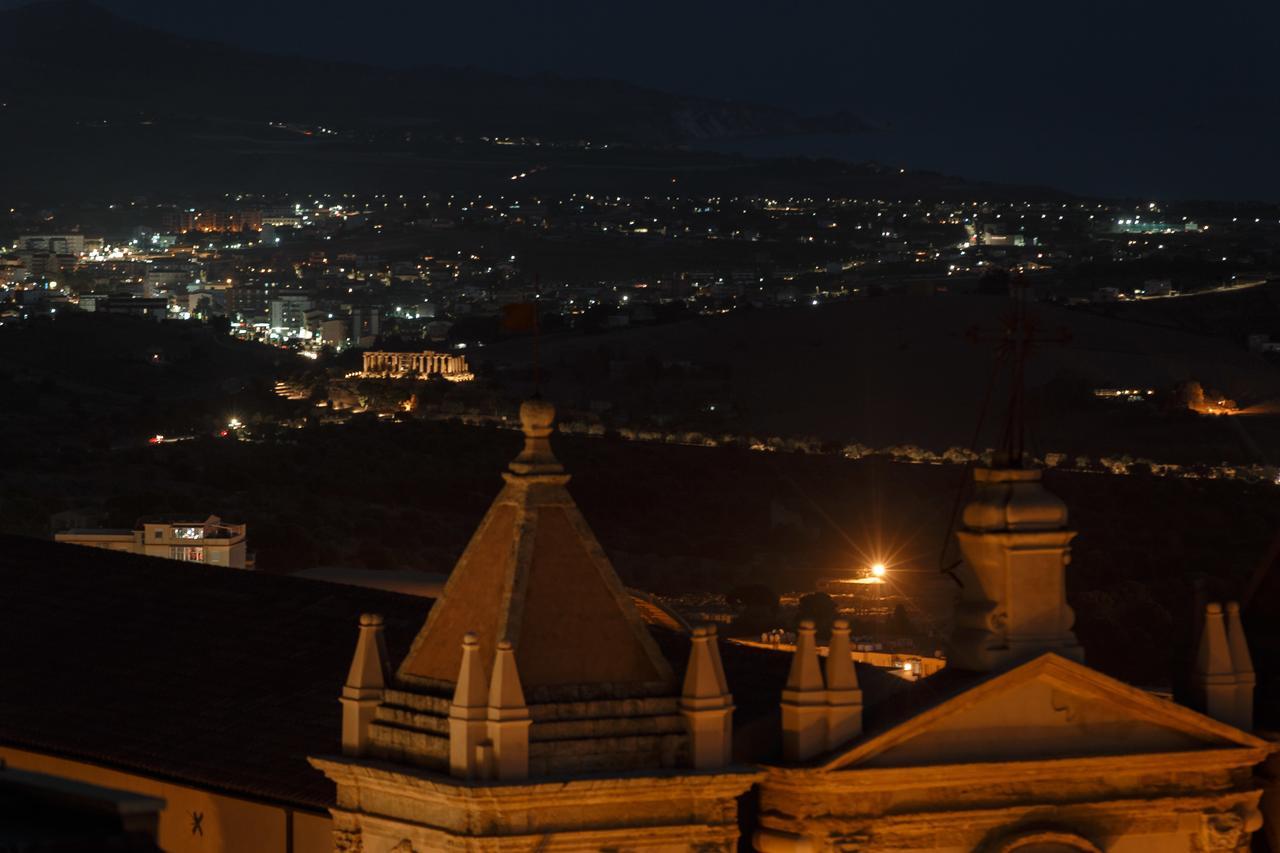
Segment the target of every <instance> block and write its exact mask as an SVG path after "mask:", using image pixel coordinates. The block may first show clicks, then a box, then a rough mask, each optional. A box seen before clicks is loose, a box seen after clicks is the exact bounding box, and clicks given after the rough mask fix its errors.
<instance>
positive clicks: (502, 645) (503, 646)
mask: <svg viewBox="0 0 1280 853" xmlns="http://www.w3.org/2000/svg"><path fill="white" fill-rule="evenodd" d="M513 648H514V646H512V645H511V641H510V640H499V641H498V651H500V652H509V651H511V650H512V649H513Z"/></svg>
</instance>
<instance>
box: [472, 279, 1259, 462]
mask: <svg viewBox="0 0 1280 853" xmlns="http://www.w3.org/2000/svg"><path fill="white" fill-rule="evenodd" d="M1007 310H1008V301H1007V300H1006V299H1003V298H999V297H988V296H966V295H950V296H937V297H914V296H906V295H895V294H888V295H885V296H883V297H880V298H866V299H862V300H858V301H851V302H844V303H836V304H831V305H826V306H823V307H820V308H813V309H808V308H794V309H759V310H754V311H735V312H733V313H732V314H729V315H728V316H724V317H701V318H698V319H696V320H690V321H683V322H678V323H670V324H666V325H657V326H640V327H637V328H632V329H627V330H621V331H618V332H614V333H610V334H597V335H588V334H572V335H564V336H547V337H546V339H545V340H544V341H543V342H542V346H541V356H542V359H543V363H544V364H545V365H546V368H545V371H544V376H545V378H546V383H545V384H546V390H547V392H548V394H549V396H551V397H552V398H553V399H556V400H559V401H562V402H563V403H565V404H569V405H573V406H576V407H580V408H582V409H587V408H594V409H596V410H603V411H606V412H608V413H609V415H608V417H611V418H613V419H614V420H615V422H617V423H620V424H632V425H641V424H658V425H662V424H667V425H670V426H671V428H672V429H681V428H689V429H697V430H698V431H701V432H705V433H708V434H712V435H715V434H718V432H719V431H723V432H735V433H739V434H741V433H747V434H749V435H755V436H764V437H768V436H814V437H817V438H819V439H822V440H824V441H834V442H850V441H856V442H860V443H862V444H864V445H867V446H870V447H876V448H884V447H888V446H891V445H899V444H916V445H919V446H921V447H926V448H929V449H932V450H935V451H939V452H941V451H943V450H946V449H947V448H949V447H962V448H963V447H968V446H969V444H970V442H971V441H972V440H973V437H974V431H975V428H976V427H977V425H978V423H979V419H980V417H982V411H983V405H982V402H983V398H984V396H985V395H986V393H987V387H988V383H989V382H992V379H993V377H994V378H995V381H994V382H992V390H991V399H992V401H993V402H992V403H991V404H990V405H989V406H988V407H987V410H986V414H985V420H984V429H983V431H982V433H981V434H980V435H979V441H980V443H979V447H980V448H984V447H993V446H998V444H999V441H1000V436H1001V430H1002V419H1003V417H1004V412H1005V402H1004V401H1006V400H1007V399H1008V390H1007V387H1008V386H1007V373H1008V371H1007V370H1002V371H999V372H996V371H993V366H994V365H993V362H994V352H995V345H994V344H993V343H974V342H973V340H972V337H971V335H970V334H969V332H970V330H975V331H977V332H978V333H979V336H983V335H985V336H986V338H987V339H988V340H990V339H991V338H992V336H994V335H995V334H996V333H997V330H998V329H999V328H1000V323H1001V320H1002V317H1003V316H1004V315H1005V313H1006V312H1007ZM1035 313H1036V317H1037V323H1038V328H1039V329H1040V334H1042V335H1046V336H1050V337H1052V336H1055V335H1057V334H1058V332H1059V330H1065V331H1066V332H1067V334H1068V335H1069V342H1068V343H1066V344H1064V345H1059V344H1044V345H1042V346H1039V347H1037V348H1036V349H1035V350H1034V351H1033V353H1032V356H1031V358H1030V360H1029V362H1028V366H1027V388H1028V402H1027V414H1028V433H1029V436H1028V438H1029V442H1030V445H1029V446H1030V448H1031V450H1032V451H1033V452H1036V453H1047V452H1059V453H1067V454H1073V455H1074V454H1085V455H1093V456H1101V455H1108V454H1110V455H1121V454H1125V453H1128V454H1132V455H1134V456H1147V457H1149V458H1155V459H1158V460H1160V461H1167V462H1175V461H1176V462H1204V463H1215V464H1216V463H1219V462H1222V461H1224V460H1229V461H1231V462H1233V463H1240V462H1249V463H1251V462H1265V463H1268V464H1274V463H1275V461H1276V460H1275V459H1272V458H1260V457H1259V455H1258V450H1259V448H1260V447H1262V448H1266V447H1273V446H1275V442H1276V441H1280V419H1276V418H1273V417H1269V416H1250V417H1238V418H1212V417H1202V416H1195V415H1190V414H1186V413H1183V414H1181V415H1177V414H1173V413H1166V412H1162V411H1161V410H1160V407H1159V405H1158V404H1149V405H1148V404H1125V403H1105V402H1102V401H1099V400H1096V399H1095V398H1094V397H1093V395H1092V390H1093V389H1094V388H1135V387H1136V388H1155V389H1160V390H1168V389H1172V388H1173V387H1174V386H1175V385H1176V384H1177V383H1179V382H1183V381H1186V380H1194V381H1197V382H1200V383H1202V384H1203V385H1204V387H1206V388H1213V389H1215V390H1217V391H1219V392H1221V393H1222V394H1225V395H1227V396H1230V397H1231V398H1232V399H1235V400H1236V401H1238V402H1239V403H1240V405H1241V406H1257V405H1259V404H1262V403H1267V402H1269V401H1274V400H1276V399H1280V370H1278V369H1277V368H1276V367H1275V366H1274V365H1273V364H1270V363H1268V362H1267V361H1266V360H1264V359H1263V358H1262V357H1260V356H1257V355H1253V354H1250V353H1248V352H1246V351H1245V349H1244V347H1243V345H1242V344H1239V343H1236V342H1234V341H1231V340H1229V339H1223V338H1217V337H1210V336H1205V335H1197V334H1192V333H1188V332H1184V331H1178V330H1175V329H1169V328H1161V327H1158V326H1153V325H1148V324H1142V323H1135V322H1126V321H1124V320H1119V319H1113V318H1108V317H1101V316H1097V315H1094V314H1089V313H1086V312H1083V311H1071V310H1067V309H1063V308H1058V307H1054V306H1051V305H1039V306H1036V308H1035ZM483 352H484V360H485V361H488V362H491V363H493V364H494V365H495V366H502V365H506V364H512V365H523V364H526V363H527V361H528V359H529V357H530V353H531V349H530V347H529V346H528V343H527V342H526V341H523V340H515V341H510V342H505V343H498V344H497V345H494V346H490V347H487V348H486V349H485V350H484V351H483ZM522 390H523V389H515V392H514V393H517V394H518V393H521V392H522ZM712 407H714V409H713V408H712Z"/></svg>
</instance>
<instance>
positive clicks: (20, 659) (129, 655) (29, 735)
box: [0, 536, 431, 808]
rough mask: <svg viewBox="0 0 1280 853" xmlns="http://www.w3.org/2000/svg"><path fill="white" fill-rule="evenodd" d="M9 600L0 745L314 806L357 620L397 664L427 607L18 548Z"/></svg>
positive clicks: (6, 554) (237, 575)
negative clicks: (377, 621)
mask: <svg viewBox="0 0 1280 853" xmlns="http://www.w3.org/2000/svg"><path fill="white" fill-rule="evenodd" d="M0 590H3V592H2V593H0V594H2V595H3V598H0V601H3V607H2V610H3V618H0V742H3V743H5V744H8V745H11V746H16V747H29V748H32V749H36V750H39V751H42V752H49V753H54V754H58V755H63V756H67V757H70V758H76V759H81V760H85V761H90V762H94V763H100V764H104V765H109V766H112V767H117V768H120V769H124V770H132V771H136V772H139V773H141V774H143V775H148V776H159V777H165V778H170V779H174V780H180V781H184V782H187V783H190V784H194V785H197V786H201V787H206V788H210V789H213V790H219V791H225V792H228V793H233V794H241V795H245V796H249V797H253V798H259V799H267V800H273V801H280V802H283V803H287V804H290V805H298V806H310V807H315V808H324V807H327V806H328V805H329V804H331V803H332V801H333V784H332V783H331V782H329V781H328V780H327V779H325V778H324V777H323V776H322V775H321V774H320V773H318V772H316V771H315V770H314V769H313V768H312V767H311V766H310V765H308V764H307V762H306V757H307V756H308V755H317V754H324V753H330V754H332V753H336V752H338V751H339V750H340V744H339V738H340V734H341V709H340V707H339V704H338V694H339V691H340V690H341V688H342V684H343V682H344V681H345V679H346V674H347V668H348V666H350V663H351V655H352V653H353V651H354V650H355V640H356V631H357V629H356V626H357V620H358V618H359V614H360V613H362V612H368V611H372V612H377V613H381V614H383V616H384V617H385V619H386V624H387V645H388V652H389V654H390V656H391V658H392V660H393V661H398V660H399V659H400V658H401V657H403V656H404V654H405V652H406V651H407V649H408V646H409V642H410V640H411V639H412V638H413V635H414V633H415V632H416V631H417V630H418V628H419V627H420V626H421V624H422V621H423V619H424V618H425V616H426V613H427V610H428V609H429V608H430V604H431V603H430V601H427V600H424V599H422V598H417V597H414V596H407V595H400V594H397V593H390V592H383V591H379V590H371V589H364V588H360V587H353V586H342V585H337V584H329V583H323V582H319V581H311V580H302V579H298V578H290V577H282V576H276V575H266V574H260V573H255V572H243V571H237V570H235V569H220V568H215V567H205V566H197V565H192V564H190V563H177V562H171V561H169V560H158V559H154V558H147V557H136V556H131V555H127V554H118V553H113V552H109V551H103V550H98V549H93V548H83V547H78V546H74V545H59V544H54V543H51V542H44V541H40V540H35V539H24V538H19V537H13V536H0Z"/></svg>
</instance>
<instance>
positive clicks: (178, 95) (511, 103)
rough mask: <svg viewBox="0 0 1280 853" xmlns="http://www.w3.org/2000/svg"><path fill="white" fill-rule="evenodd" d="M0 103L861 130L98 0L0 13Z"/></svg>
mask: <svg viewBox="0 0 1280 853" xmlns="http://www.w3.org/2000/svg"><path fill="white" fill-rule="evenodd" d="M281 49H282V52H288V50H289V46H287V45H282V46H281ZM0 93H2V94H3V97H2V98H0V100H7V101H10V102H11V104H10V107H9V108H10V109H13V108H14V106H15V105H16V107H17V108H18V109H20V110H30V109H36V110H40V109H41V108H42V107H48V108H51V109H52V111H53V112H54V113H57V112H64V113H65V112H74V114H75V116H76V117H77V118H79V119H81V120H95V119H96V120H103V119H105V120H110V119H113V118H114V119H122V118H124V117H125V116H146V117H148V118H152V119H161V118H170V119H172V118H177V117H185V118H201V119H208V118H221V119H236V120H249V121H264V122H265V121H277V122H292V123H299V124H307V125H332V126H336V127H338V128H340V129H351V127H352V125H353V124H359V126H360V128H361V129H387V128H396V129H398V130H419V131H428V132H435V133H443V134H468V135H473V134H488V135H500V136H521V135H534V136H543V137H549V138H553V139H577V138H586V139H592V140H595V141H600V142H615V143H617V142H621V143H631V144H644V145H676V144H680V143H684V142H691V141H698V140H708V139H719V138H725V137H738V136H751V135H783V134H789V133H812V132H823V131H846V130H856V129H861V128H863V127H864V125H863V123H862V122H861V121H860V120H858V119H857V118H855V117H853V116H848V115H837V116H829V117H825V118H820V119H810V118H805V117H801V116H798V115H796V114H794V113H791V112H789V111H787V110H783V109H779V108H775V107H767V106H760V105H754V104H744V103H737V102H727V101H716V100H711V99H705V98H693V97H686V96H680V95H671V94H667V93H664V92H659V91H656V90H652V89H646V88H643V87H639V86H633V85H630V84H626V83H619V82H613V81H606V80H566V79H562V78H558V77H552V76H540V77H530V78H520V77H512V76H507V75H502V74H495V73H490V72H484V71H478V70H472V69H452V68H445V67H440V66H421V67H418V68H415V69H412V70H390V69H384V68H375V67H370V66H366V65H357V64H348V63H339V62H325V61H319V60H313V59H302V58H290V57H284V56H273V55H267V54H262V53H255V52H252V51H248V50H242V49H238V48H234V47H229V46H226V45H221V44H215V43H212V42H206V41H200V40H195V39H190V38H184V37H181V36H177V35H173V34H170V33H165V32H161V31H159V30H155V29H151V28H149V27H146V26H142V25H140V24H136V23H134V22H132V21H129V20H126V19H124V18H121V17H119V16H116V15H114V14H112V13H111V12H109V11H107V10H105V9H102V8H101V7H98V6H96V5H94V4H92V3H90V2H87V0H49V2H41V3H35V4H32V5H29V6H24V7H20V8H18V9H14V10H11V11H8V12H3V13H0ZM71 107H74V109H71V110H69V109H68V108H71Z"/></svg>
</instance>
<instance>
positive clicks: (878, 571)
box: [871, 563, 885, 578]
mask: <svg viewBox="0 0 1280 853" xmlns="http://www.w3.org/2000/svg"><path fill="white" fill-rule="evenodd" d="M884 573H885V568H884V563H874V564H872V566H871V574H872V575H874V576H875V577H878V578H882V577H884Z"/></svg>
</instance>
